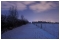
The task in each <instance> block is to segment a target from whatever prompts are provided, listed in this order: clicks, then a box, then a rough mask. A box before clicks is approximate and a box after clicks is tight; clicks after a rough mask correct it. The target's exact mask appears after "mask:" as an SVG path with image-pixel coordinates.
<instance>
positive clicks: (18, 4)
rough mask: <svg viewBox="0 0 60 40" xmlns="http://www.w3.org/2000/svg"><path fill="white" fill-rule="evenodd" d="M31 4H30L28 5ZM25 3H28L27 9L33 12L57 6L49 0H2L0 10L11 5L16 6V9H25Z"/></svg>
mask: <svg viewBox="0 0 60 40" xmlns="http://www.w3.org/2000/svg"><path fill="white" fill-rule="evenodd" d="M30 4H31V5H30ZM27 5H29V6H28V7H29V9H30V10H33V11H35V12H43V11H46V10H49V9H53V8H55V7H57V4H56V3H54V2H52V1H50V2H47V1H40V2H39V3H37V2H36V1H2V2H1V8H2V10H8V9H9V8H10V7H12V6H16V7H17V10H21V11H23V10H26V9H27Z"/></svg>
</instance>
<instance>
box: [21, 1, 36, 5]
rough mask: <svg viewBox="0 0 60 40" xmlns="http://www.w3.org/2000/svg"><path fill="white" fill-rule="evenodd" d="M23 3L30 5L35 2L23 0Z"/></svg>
mask: <svg viewBox="0 0 60 40" xmlns="http://www.w3.org/2000/svg"><path fill="white" fill-rule="evenodd" d="M22 3H23V4H25V5H29V4H33V3H35V2H34V1H23V2H22Z"/></svg>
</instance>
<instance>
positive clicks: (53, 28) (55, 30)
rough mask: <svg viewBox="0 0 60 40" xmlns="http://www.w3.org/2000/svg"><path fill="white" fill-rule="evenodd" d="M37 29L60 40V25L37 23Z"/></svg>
mask: <svg viewBox="0 0 60 40" xmlns="http://www.w3.org/2000/svg"><path fill="white" fill-rule="evenodd" d="M35 25H36V26H37V27H39V28H41V29H43V30H45V31H46V32H48V33H50V34H52V35H54V36H56V37H57V38H59V24H48V23H44V24H42V23H36V24H35Z"/></svg>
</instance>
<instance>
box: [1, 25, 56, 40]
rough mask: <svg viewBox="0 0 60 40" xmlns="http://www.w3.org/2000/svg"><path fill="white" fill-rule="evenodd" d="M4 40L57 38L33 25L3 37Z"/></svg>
mask: <svg viewBox="0 0 60 40" xmlns="http://www.w3.org/2000/svg"><path fill="white" fill-rule="evenodd" d="M1 38H2V39H55V38H56V37H55V36H53V35H51V34H49V33H48V32H46V31H44V30H42V29H40V28H38V27H37V26H35V25H33V24H26V25H23V26H21V27H17V28H15V29H13V30H10V31H8V32H5V33H4V34H2V35H1Z"/></svg>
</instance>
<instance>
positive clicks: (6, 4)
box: [1, 1, 26, 10]
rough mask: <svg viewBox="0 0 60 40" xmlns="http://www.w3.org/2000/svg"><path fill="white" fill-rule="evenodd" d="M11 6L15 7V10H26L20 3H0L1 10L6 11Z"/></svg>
mask: <svg viewBox="0 0 60 40" xmlns="http://www.w3.org/2000/svg"><path fill="white" fill-rule="evenodd" d="M12 6H15V7H16V6H17V10H25V9H26V5H24V4H23V3H21V2H18V1H2V2H1V8H2V10H8V9H9V8H10V7H12Z"/></svg>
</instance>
